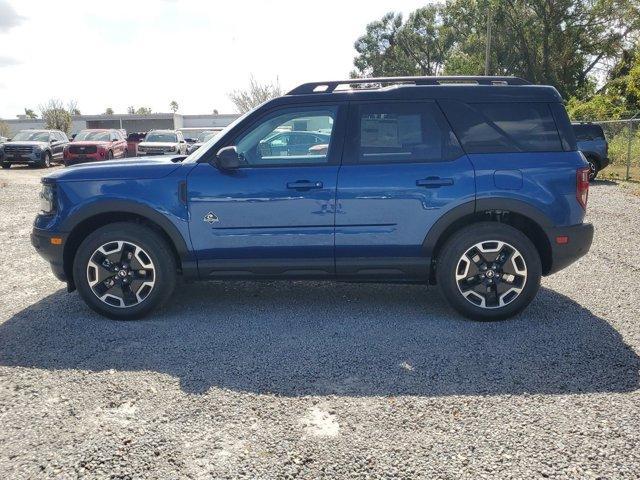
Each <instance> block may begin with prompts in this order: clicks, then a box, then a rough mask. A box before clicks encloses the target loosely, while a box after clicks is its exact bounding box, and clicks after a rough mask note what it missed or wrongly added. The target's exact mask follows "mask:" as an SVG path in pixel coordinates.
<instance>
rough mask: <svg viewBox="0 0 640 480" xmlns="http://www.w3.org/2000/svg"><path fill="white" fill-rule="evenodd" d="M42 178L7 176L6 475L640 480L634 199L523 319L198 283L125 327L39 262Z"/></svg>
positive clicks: (622, 198)
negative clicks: (490, 319)
mask: <svg viewBox="0 0 640 480" xmlns="http://www.w3.org/2000/svg"><path fill="white" fill-rule="evenodd" d="M41 173H42V171H41V170H31V169H26V168H13V169H11V170H8V171H6V170H3V171H1V172H0V240H1V245H2V249H1V250H0V278H1V279H2V281H1V282H0V298H1V299H2V300H1V301H0V305H1V308H0V478H53V477H55V478H75V477H82V476H86V477H88V478H236V477H246V478H294V477H299V478H396V477H397V478H451V479H453V478H469V479H478V478H518V479H521V478H534V477H535V478H539V477H548V478H616V479H618V478H639V477H640V390H638V388H639V375H638V374H639V368H640V357H639V356H638V355H640V314H639V313H638V306H639V305H640V198H639V197H635V196H632V195H630V194H628V193H625V192H624V191H623V190H622V189H621V188H620V187H618V186H616V185H614V184H608V183H603V182H600V183H598V184H596V185H595V186H594V187H593V188H592V191H591V198H590V205H589V217H590V220H591V221H592V222H593V223H595V225H596V239H595V243H594V246H593V248H592V251H591V253H590V254H589V256H588V257H586V258H584V259H582V260H581V261H580V262H578V263H576V264H575V265H573V266H572V267H570V268H569V269H567V270H565V271H563V272H561V273H559V274H556V275H554V276H552V277H549V278H546V279H544V281H543V288H542V290H541V291H540V293H539V295H538V297H537V299H536V300H535V301H534V302H533V304H532V305H531V306H530V307H529V308H528V309H527V310H526V311H525V312H524V313H523V314H522V315H520V316H519V317H517V318H515V319H513V320H511V321H507V322H503V323H492V324H480V323H473V322H470V321H466V320H463V319H462V318H460V317H459V316H457V315H455V314H453V313H452V311H451V310H450V309H449V308H448V307H447V306H446V305H445V304H444V302H443V301H442V300H441V299H440V298H439V296H438V294H437V292H436V291H435V290H429V291H427V290H425V288H423V287H418V286H409V287H407V286H393V285H391V286H390V285H382V286H381V285H349V284H338V283H316V282H294V283H278V282H270V283H262V284H254V283H245V282H227V283H209V284H194V285H185V286H183V287H181V288H180V291H179V292H178V293H177V294H176V295H175V297H174V299H173V301H172V302H171V304H170V306H169V307H167V308H166V309H165V310H163V311H161V312H159V313H158V314H156V315H154V316H153V317H152V318H150V319H148V320H144V321H138V322H130V323H126V322H113V321H109V320H106V319H104V318H101V317H99V316H97V315H96V314H94V313H92V312H91V311H90V310H89V309H88V308H87V307H85V305H84V304H83V303H82V302H81V300H80V299H79V297H78V295H77V293H74V294H70V295H69V294H67V293H66V292H65V290H64V288H63V284H62V283H60V282H58V281H57V280H55V279H54V277H53V275H52V274H51V273H50V271H49V268H48V265H47V264H46V263H45V262H44V261H43V260H41V259H40V258H39V257H38V256H37V255H36V254H35V252H34V250H33V249H32V248H31V245H30V243H29V232H30V230H31V222H32V219H33V217H34V215H35V213H36V211H37V209H38V202H37V196H38V190H39V186H38V183H39V177H40V175H41Z"/></svg>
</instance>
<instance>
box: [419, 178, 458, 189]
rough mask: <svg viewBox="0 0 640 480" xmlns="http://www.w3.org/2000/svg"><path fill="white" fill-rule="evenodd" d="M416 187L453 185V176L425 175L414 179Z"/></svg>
mask: <svg viewBox="0 0 640 480" xmlns="http://www.w3.org/2000/svg"><path fill="white" fill-rule="evenodd" d="M416 185H417V186H418V187H425V188H440V187H448V186H450V185H453V178H440V177H427V178H423V179H422V180H416Z"/></svg>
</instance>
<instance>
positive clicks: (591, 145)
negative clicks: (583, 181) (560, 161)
mask: <svg viewBox="0 0 640 480" xmlns="http://www.w3.org/2000/svg"><path fill="white" fill-rule="evenodd" d="M571 126H572V127H573V132H574V133H575V135H576V141H577V142H578V150H580V151H581V152H582V153H583V154H584V156H585V158H586V159H587V162H589V180H594V179H595V178H596V177H597V176H598V173H599V172H600V171H601V170H602V169H603V168H605V167H606V166H607V165H609V163H610V161H609V144H608V142H607V139H606V137H605V135H604V131H603V130H602V127H601V126H600V125H598V124H595V123H586V122H575V123H572V124H571Z"/></svg>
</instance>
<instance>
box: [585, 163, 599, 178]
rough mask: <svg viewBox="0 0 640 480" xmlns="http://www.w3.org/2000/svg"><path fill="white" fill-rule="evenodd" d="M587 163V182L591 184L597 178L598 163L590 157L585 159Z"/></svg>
mask: <svg viewBox="0 0 640 480" xmlns="http://www.w3.org/2000/svg"><path fill="white" fill-rule="evenodd" d="M587 163H588V164H589V181H590V182H592V181H593V180H595V179H596V177H597V176H598V172H600V167H599V165H598V162H597V161H596V160H595V159H594V158H592V157H587Z"/></svg>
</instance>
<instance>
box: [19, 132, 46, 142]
mask: <svg viewBox="0 0 640 480" xmlns="http://www.w3.org/2000/svg"><path fill="white" fill-rule="evenodd" d="M13 140H14V141H25V140H27V141H31V142H48V141H49V132H30V131H28V130H23V131H21V132H18V133H16V134H15V136H14V137H13Z"/></svg>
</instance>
